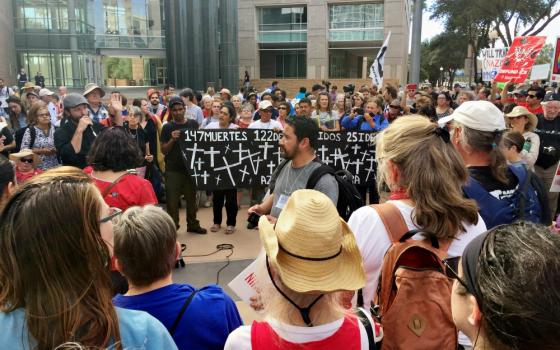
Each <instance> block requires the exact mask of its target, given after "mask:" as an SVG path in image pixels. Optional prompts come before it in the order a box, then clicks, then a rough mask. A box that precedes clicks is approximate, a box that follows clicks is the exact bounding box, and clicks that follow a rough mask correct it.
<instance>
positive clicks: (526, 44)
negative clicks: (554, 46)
mask: <svg viewBox="0 0 560 350" xmlns="http://www.w3.org/2000/svg"><path fill="white" fill-rule="evenodd" d="M545 41H546V37H545V36H519V37H517V38H515V39H514V40H513V44H512V45H511V47H510V48H509V50H508V53H507V55H506V57H505V58H504V61H503V63H502V67H501V68H500V70H499V72H498V74H497V75H496V78H495V79H494V80H495V81H497V82H502V83H504V82H508V81H510V80H513V82H514V83H516V84H518V83H524V82H525V79H527V76H528V75H529V72H530V71H531V67H533V63H535V59H536V58H537V56H538V55H539V52H541V49H542V47H543V45H544V43H545Z"/></svg>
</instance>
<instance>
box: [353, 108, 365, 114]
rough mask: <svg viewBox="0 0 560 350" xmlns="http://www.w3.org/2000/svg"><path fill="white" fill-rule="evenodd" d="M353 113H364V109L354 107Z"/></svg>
mask: <svg viewBox="0 0 560 350" xmlns="http://www.w3.org/2000/svg"><path fill="white" fill-rule="evenodd" d="M354 113H356V114H357V115H364V109H363V108H354Z"/></svg>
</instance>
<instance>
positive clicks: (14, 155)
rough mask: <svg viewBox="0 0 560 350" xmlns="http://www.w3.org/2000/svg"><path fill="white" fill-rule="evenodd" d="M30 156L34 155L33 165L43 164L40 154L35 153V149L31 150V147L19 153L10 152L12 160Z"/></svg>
mask: <svg viewBox="0 0 560 350" xmlns="http://www.w3.org/2000/svg"><path fill="white" fill-rule="evenodd" d="M29 156H33V167H36V166H37V165H39V164H41V158H39V156H38V155H36V154H35V153H33V151H31V150H30V149H22V150H21V151H19V152H17V153H12V154H10V160H13V161H17V160H20V159H21V158H25V157H29Z"/></svg>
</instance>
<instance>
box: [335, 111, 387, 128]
mask: <svg viewBox="0 0 560 350" xmlns="http://www.w3.org/2000/svg"><path fill="white" fill-rule="evenodd" d="M382 119H383V121H381V120H382ZM373 121H374V122H375V127H374V128H372V127H371V126H370V125H369V123H368V122H367V121H366V120H365V119H364V116H363V115H357V116H355V117H354V118H352V120H350V117H349V116H347V115H345V116H344V117H343V118H342V121H341V122H340V125H341V126H342V127H343V128H344V129H346V130H353V131H381V130H384V129H385V128H386V127H388V126H389V121H388V120H387V119H386V118H383V117H382V116H381V115H380V114H376V115H375V116H374V117H373Z"/></svg>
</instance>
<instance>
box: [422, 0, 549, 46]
mask: <svg viewBox="0 0 560 350" xmlns="http://www.w3.org/2000/svg"><path fill="white" fill-rule="evenodd" d="M434 1H435V0H428V1H426V3H427V5H426V9H424V14H423V16H422V41H424V40H426V39H429V38H432V37H434V36H436V35H437V34H439V33H441V32H443V31H444V26H443V23H441V22H438V21H437V20H431V19H430V16H431V12H429V11H428V10H427V9H428V8H429V7H430V6H431V4H432V3H433V2H434ZM539 35H546V37H547V38H546V42H547V43H553V42H554V41H555V38H556V36H560V16H558V17H556V18H555V19H554V20H553V21H552V22H550V23H549V24H548V26H547V27H546V28H545V29H544V30H543V31H542V32H541V33H539ZM496 46H498V43H496Z"/></svg>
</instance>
